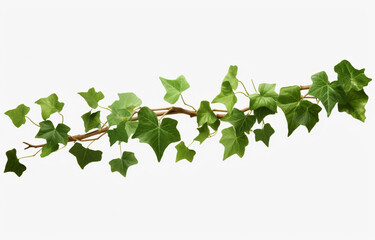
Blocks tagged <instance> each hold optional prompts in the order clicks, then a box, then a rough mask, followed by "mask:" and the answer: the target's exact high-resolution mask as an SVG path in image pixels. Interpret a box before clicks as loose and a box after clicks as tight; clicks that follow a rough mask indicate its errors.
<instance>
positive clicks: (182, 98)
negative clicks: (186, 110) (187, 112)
mask: <svg viewBox="0 0 375 240" xmlns="http://www.w3.org/2000/svg"><path fill="white" fill-rule="evenodd" d="M181 100H182V102H183V103H184V104H185V105H186V106H188V107H191V108H192V109H193V110H194V111H197V109H195V107H193V106H191V105H190V104H187V103H186V102H185V99H184V97H183V96H182V94H181Z"/></svg>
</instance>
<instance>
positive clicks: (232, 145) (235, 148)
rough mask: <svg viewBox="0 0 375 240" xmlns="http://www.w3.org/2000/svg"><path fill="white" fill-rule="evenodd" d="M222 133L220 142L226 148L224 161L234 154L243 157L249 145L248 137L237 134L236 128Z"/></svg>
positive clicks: (227, 129) (230, 128)
mask: <svg viewBox="0 0 375 240" xmlns="http://www.w3.org/2000/svg"><path fill="white" fill-rule="evenodd" d="M221 133H222V137H221V139H220V141H219V142H220V143H221V144H223V146H224V157H223V160H225V159H227V158H228V157H230V156H232V155H234V154H237V155H238V156H239V157H243V155H244V154H245V148H246V146H247V145H248V144H249V140H248V138H247V136H246V135H245V134H244V133H241V134H237V133H236V130H235V129H234V127H229V128H225V129H223V131H221Z"/></svg>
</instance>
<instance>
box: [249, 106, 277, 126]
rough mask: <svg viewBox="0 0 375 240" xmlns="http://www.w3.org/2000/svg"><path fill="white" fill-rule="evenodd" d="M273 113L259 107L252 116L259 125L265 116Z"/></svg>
mask: <svg viewBox="0 0 375 240" xmlns="http://www.w3.org/2000/svg"><path fill="white" fill-rule="evenodd" d="M275 113H276V112H273V111H271V110H269V108H267V107H260V108H258V109H255V110H254V116H255V117H256V119H257V121H258V123H260V122H261V121H262V120H263V119H264V118H265V117H266V116H268V115H271V114H275Z"/></svg>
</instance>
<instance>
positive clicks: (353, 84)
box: [334, 60, 371, 92]
mask: <svg viewBox="0 0 375 240" xmlns="http://www.w3.org/2000/svg"><path fill="white" fill-rule="evenodd" d="M334 69H335V72H336V73H337V80H338V82H339V83H340V84H341V86H342V87H343V88H344V90H345V92H349V91H350V90H351V89H354V90H355V91H360V90H362V89H363V87H365V86H367V84H368V83H369V82H370V81H371V78H368V77H367V76H366V75H365V73H364V72H365V69H364V68H363V69H361V70H358V69H355V68H354V67H353V66H352V64H351V63H350V62H349V61H347V60H342V61H341V62H340V63H339V64H337V65H336V66H335V68H334Z"/></svg>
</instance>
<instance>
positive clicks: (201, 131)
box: [194, 123, 210, 144]
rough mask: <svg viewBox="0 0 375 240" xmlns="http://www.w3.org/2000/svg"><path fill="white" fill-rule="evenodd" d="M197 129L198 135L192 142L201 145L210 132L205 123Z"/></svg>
mask: <svg viewBox="0 0 375 240" xmlns="http://www.w3.org/2000/svg"><path fill="white" fill-rule="evenodd" d="M197 129H198V131H199V134H198V136H196V137H195V138H194V141H198V142H200V144H202V143H203V141H204V140H206V139H207V138H208V136H210V130H209V129H208V126H207V123H205V124H203V125H202V126H201V127H199V128H197Z"/></svg>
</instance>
